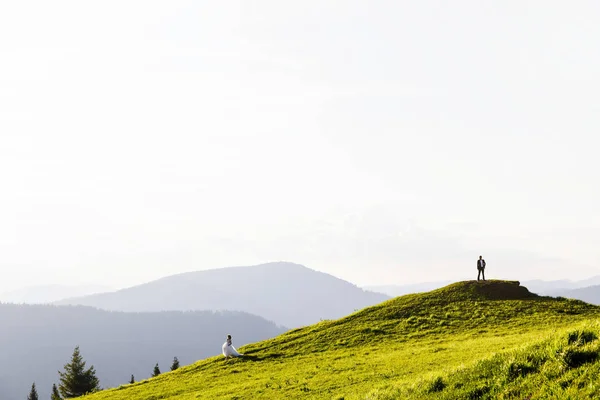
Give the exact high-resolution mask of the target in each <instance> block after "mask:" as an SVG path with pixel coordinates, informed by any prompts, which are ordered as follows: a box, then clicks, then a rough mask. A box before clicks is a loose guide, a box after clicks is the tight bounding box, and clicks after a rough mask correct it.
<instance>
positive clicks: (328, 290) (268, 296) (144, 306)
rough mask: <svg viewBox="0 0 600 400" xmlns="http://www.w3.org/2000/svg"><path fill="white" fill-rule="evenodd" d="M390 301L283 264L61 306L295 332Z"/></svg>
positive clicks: (163, 282)
mask: <svg viewBox="0 0 600 400" xmlns="http://www.w3.org/2000/svg"><path fill="white" fill-rule="evenodd" d="M387 299H389V296H386V295H384V294H381V293H375V292H370V291H365V290H363V289H361V288H359V287H357V286H356V285H353V284H351V283H349V282H346V281H344V280H341V279H338V278H336V277H334V276H332V275H329V274H325V273H322V272H317V271H314V270H312V269H309V268H307V267H305V266H302V265H299V264H293V263H287V262H278V263H268V264H261V265H256V266H250V267H230V268H221V269H211V270H205V271H197V272H187V273H183V274H178V275H172V276H168V277H166V278H162V279H158V280H156V281H153V282H149V283H146V284H143V285H138V286H134V287H131V288H127V289H122V290H119V291H116V292H111V293H102V294H95V295H91V296H84V297H78V298H71V299H65V300H61V301H59V302H56V304H63V305H64V304H73V305H87V306H92V307H97V308H100V309H105V310H114V311H166V310H180V311H186V310H237V311H244V312H248V313H251V314H255V315H260V316H261V317H264V318H266V319H268V320H271V321H273V322H275V323H277V324H281V325H284V326H287V327H289V328H294V327H299V326H304V325H309V324H312V323H316V322H319V320H321V319H335V318H340V317H343V316H344V315H347V314H349V313H352V312H353V311H355V310H357V309H362V308H364V307H367V306H371V305H374V304H378V303H380V302H382V301H385V300H387Z"/></svg>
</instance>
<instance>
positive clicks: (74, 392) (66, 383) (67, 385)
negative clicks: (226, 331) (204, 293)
mask: <svg viewBox="0 0 600 400" xmlns="http://www.w3.org/2000/svg"><path fill="white" fill-rule="evenodd" d="M178 368H179V360H178V359H177V357H175V358H173V364H171V371H175V370H176V369H178ZM160 373H161V372H160V368H159V366H158V363H156V365H155V366H154V370H153V372H152V375H151V376H152V377H155V376H158V375H160ZM58 375H59V378H60V382H59V384H58V387H57V386H56V384H53V385H52V394H51V395H50V400H63V399H71V398H74V397H79V396H83V395H86V394H89V393H94V392H97V391H99V390H101V388H100V380H99V379H98V377H96V370H95V369H94V366H93V365H92V366H91V367H89V368H87V369H86V368H85V361H84V360H83V357H82V356H81V352H80V351H79V346H77V347H75V350H73V355H72V356H71V361H70V362H68V363H67V364H65V366H64V371H58ZM129 383H130V384H131V383H135V377H134V376H133V374H132V375H131V379H130V380H129ZM27 400H39V397H38V393H37V389H36V387H35V382H34V383H33V384H32V385H31V391H30V392H29V395H28V396H27Z"/></svg>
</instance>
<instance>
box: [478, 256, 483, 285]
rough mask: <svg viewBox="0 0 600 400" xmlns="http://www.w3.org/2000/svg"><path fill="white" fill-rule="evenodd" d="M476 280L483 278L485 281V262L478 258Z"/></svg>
mask: <svg viewBox="0 0 600 400" xmlns="http://www.w3.org/2000/svg"><path fill="white" fill-rule="evenodd" d="M477 271H478V272H477V280H479V276H480V275H481V277H482V278H483V280H484V281H485V260H484V259H483V258H482V257H481V256H479V260H477Z"/></svg>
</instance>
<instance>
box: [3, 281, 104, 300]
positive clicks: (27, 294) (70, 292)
mask: <svg viewBox="0 0 600 400" xmlns="http://www.w3.org/2000/svg"><path fill="white" fill-rule="evenodd" d="M111 290H113V289H112V288H111V287H109V286H102V285H39V286H30V287H26V288H21V289H17V290H11V291H8V292H4V293H0V302H4V303H15V304H49V303H52V302H55V301H58V300H62V299H64V298H67V297H79V296H87V295H90V294H95V293H103V292H108V291H111Z"/></svg>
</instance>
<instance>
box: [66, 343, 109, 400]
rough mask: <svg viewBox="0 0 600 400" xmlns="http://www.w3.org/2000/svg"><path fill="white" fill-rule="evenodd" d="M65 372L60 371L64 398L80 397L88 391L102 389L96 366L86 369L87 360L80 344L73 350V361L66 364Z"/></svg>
mask: <svg viewBox="0 0 600 400" xmlns="http://www.w3.org/2000/svg"><path fill="white" fill-rule="evenodd" d="M64 368H65V372H60V371H59V372H58V374H59V375H60V384H59V385H58V388H59V389H60V394H62V397H64V398H67V399H68V398H71V397H79V396H83V395H84V394H86V393H91V392H95V391H97V390H100V381H99V380H98V378H97V377H96V370H94V366H91V367H90V368H89V369H87V370H86V369H85V361H83V357H81V354H80V353H79V346H77V347H75V350H73V356H72V357H71V362H70V363H68V364H66V365H65V367H64Z"/></svg>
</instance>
